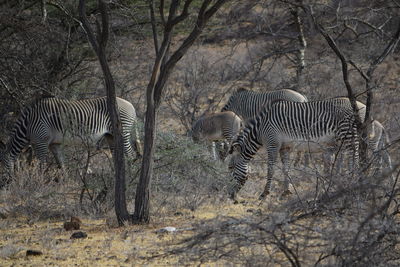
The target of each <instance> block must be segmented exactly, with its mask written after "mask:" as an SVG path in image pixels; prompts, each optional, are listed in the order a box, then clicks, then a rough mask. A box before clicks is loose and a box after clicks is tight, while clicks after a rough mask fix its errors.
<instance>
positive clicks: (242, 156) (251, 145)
mask: <svg viewBox="0 0 400 267" xmlns="http://www.w3.org/2000/svg"><path fill="white" fill-rule="evenodd" d="M357 104H358V107H359V109H360V113H361V116H362V117H363V116H365V115H363V114H365V105H363V104H362V103H359V102H357ZM299 144H300V146H299ZM319 146H321V147H324V148H326V147H331V148H338V147H339V146H340V147H341V148H343V149H345V150H346V151H351V152H352V153H353V161H354V165H355V167H356V166H358V146H359V140H358V135H357V128H356V124H355V117H354V113H353V110H352V107H351V104H350V101H349V100H348V99H347V98H335V99H329V100H324V101H315V102H304V103H299V102H289V101H279V102H276V103H275V104H273V105H272V106H271V108H265V109H264V110H263V111H262V112H261V113H260V114H259V115H258V116H257V117H256V118H255V119H254V120H252V121H250V122H249V124H248V125H247V126H246V128H245V129H244V130H243V132H242V133H241V134H240V135H239V136H238V138H237V139H236V140H235V141H234V142H233V144H232V149H231V151H230V152H231V153H233V157H232V159H231V162H230V168H232V169H233V177H234V180H235V181H236V185H235V187H234V189H233V190H232V192H231V197H232V198H235V195H236V193H237V191H239V189H240V188H241V187H242V185H243V184H244V183H245V181H246V179H247V172H248V166H247V165H248V162H249V161H250V160H251V159H252V158H253V157H254V155H255V154H256V153H257V151H258V150H259V149H260V148H261V147H265V149H266V151H267V155H268V174H267V183H266V185H265V188H264V192H263V193H262V195H261V196H260V198H264V197H265V196H266V195H268V194H269V192H270V187H271V181H272V176H273V167H274V164H275V163H276V160H277V157H278V153H280V156H281V160H282V163H283V166H284V173H285V187H286V189H288V177H287V170H285V169H286V167H287V166H286V164H287V159H288V152H289V150H290V149H292V148H293V147H296V149H301V147H303V148H304V149H305V150H310V149H318V147H319Z"/></svg>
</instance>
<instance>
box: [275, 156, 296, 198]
mask: <svg viewBox="0 0 400 267" xmlns="http://www.w3.org/2000/svg"><path fill="white" fill-rule="evenodd" d="M297 156H298V157H299V156H301V154H299V153H297ZM280 157H281V161H282V171H283V175H284V176H285V177H284V181H283V192H282V196H283V197H285V196H288V195H291V194H292V192H290V190H289V179H290V177H289V160H290V158H289V157H290V154H289V150H287V149H281V151H280Z"/></svg>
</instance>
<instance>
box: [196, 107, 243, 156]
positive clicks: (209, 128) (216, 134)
mask: <svg viewBox="0 0 400 267" xmlns="http://www.w3.org/2000/svg"><path fill="white" fill-rule="evenodd" d="M241 127H242V120H241V119H240V118H239V116H237V115H236V114H235V113H233V112H232V111H225V112H218V113H214V114H209V115H205V116H202V117H200V118H199V119H198V120H197V121H196V122H195V123H194V124H193V127H192V138H193V140H194V141H195V142H197V141H200V140H202V141H204V140H205V141H209V142H212V144H213V157H214V159H216V153H215V142H217V141H227V142H228V145H227V147H226V149H225V150H224V152H223V153H220V158H221V159H222V160H224V159H225V157H226V156H227V151H228V150H229V146H230V145H231V143H232V141H233V139H234V138H235V137H236V136H237V135H238V134H239V132H240V129H241Z"/></svg>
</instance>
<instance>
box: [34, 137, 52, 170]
mask: <svg viewBox="0 0 400 267" xmlns="http://www.w3.org/2000/svg"><path fill="white" fill-rule="evenodd" d="M32 147H33V151H34V152H35V155H36V157H37V158H38V159H39V161H40V169H43V164H44V163H46V162H47V153H48V148H49V145H48V144H47V142H36V143H33V144H32Z"/></svg>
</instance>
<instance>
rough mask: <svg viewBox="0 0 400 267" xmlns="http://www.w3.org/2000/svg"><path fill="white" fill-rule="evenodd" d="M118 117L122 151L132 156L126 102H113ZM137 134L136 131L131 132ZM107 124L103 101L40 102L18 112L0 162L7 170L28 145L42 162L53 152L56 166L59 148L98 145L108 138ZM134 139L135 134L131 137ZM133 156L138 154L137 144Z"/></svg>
mask: <svg viewBox="0 0 400 267" xmlns="http://www.w3.org/2000/svg"><path fill="white" fill-rule="evenodd" d="M117 105H118V110H119V113H120V119H121V125H122V136H123V142H124V151H125V153H126V154H127V155H129V156H134V155H133V154H134V153H133V149H132V145H131V131H132V129H133V127H134V126H136V125H135V122H136V112H135V108H134V107H133V106H132V104H131V103H129V102H128V101H126V100H124V99H121V98H117ZM135 130H137V129H135ZM111 135H112V131H111V121H110V117H109V113H108V108H107V101H106V97H100V98H94V99H86V100H79V101H69V100H64V99H58V98H44V99H41V100H39V101H37V102H35V103H34V104H32V105H31V106H29V107H27V108H25V109H24V110H23V111H22V114H21V116H20V117H19V118H18V119H17V121H16V123H15V127H14V129H13V131H12V133H11V137H10V140H9V142H8V143H7V145H6V151H5V153H4V154H3V161H4V162H5V165H6V168H7V169H8V170H10V169H11V168H12V164H13V162H14V161H15V160H16V159H17V158H18V156H19V154H20V153H21V151H22V150H23V149H24V148H25V147H26V146H28V145H29V144H31V145H32V147H33V149H34V151H35V154H36V156H37V157H38V158H39V159H40V160H41V161H44V160H45V159H46V158H47V152H48V149H49V148H50V150H51V151H52V152H53V154H54V155H55V157H56V160H57V162H58V163H59V164H62V158H60V157H59V156H60V155H61V154H62V153H61V151H59V150H60V149H61V144H63V143H64V142H65V141H70V139H76V138H78V139H81V141H85V142H86V141H87V142H94V143H95V142H98V141H99V140H100V139H102V138H103V137H107V136H111ZM135 138H137V134H136V136H135ZM135 146H136V149H135V150H136V153H137V154H139V153H138V148H137V143H135Z"/></svg>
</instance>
